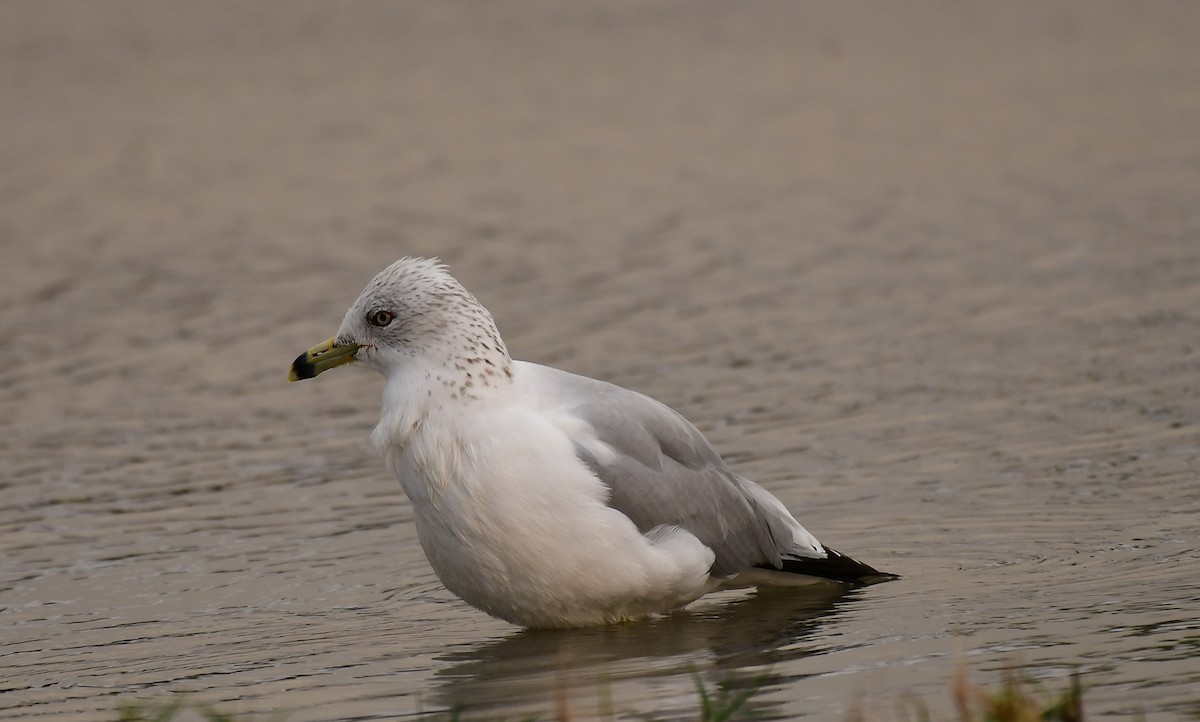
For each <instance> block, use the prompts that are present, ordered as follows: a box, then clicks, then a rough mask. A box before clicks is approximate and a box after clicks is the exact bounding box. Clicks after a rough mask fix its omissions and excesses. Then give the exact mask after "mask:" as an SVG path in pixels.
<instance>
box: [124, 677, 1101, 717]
mask: <svg viewBox="0 0 1200 722" xmlns="http://www.w3.org/2000/svg"><path fill="white" fill-rule="evenodd" d="M693 679H694V680H695V682H696V693H697V695H698V697H699V709H698V710H697V712H696V716H695V719H696V720H697V722H732V721H733V720H747V719H755V718H756V717H757V716H756V714H755V710H753V709H752V708H751V707H750V706H749V705H748V704H747V703H748V702H749V701H750V700H751V699H752V698H753V697H754V696H755V695H756V694H758V693H759V692H761V691H762V689H763V687H764V686H765V684H766V680H767V678H766V677H765V676H763V677H759V678H757V679H755V680H753V681H750V682H747V681H746V680H745V679H744V678H743V679H738V678H737V677H736V676H731V677H728V678H727V679H725V680H724V681H721V682H718V683H717V685H716V688H715V689H714V688H712V687H710V686H708V685H706V684H705V682H704V679H703V678H702V677H701V676H700V674H699V673H696V674H694V675H693ZM951 697H952V698H953V700H954V709H955V712H956V714H957V716H956V717H953V718H951V719H952V720H953V722H1084V716H1083V684H1082V681H1081V679H1080V675H1079V672H1075V674H1073V675H1071V683H1070V685H1069V686H1068V687H1067V689H1065V690H1062V691H1059V692H1052V691H1049V690H1047V689H1046V688H1045V687H1044V686H1043V685H1041V684H1039V683H1038V682H1037V681H1035V680H1034V679H1033V678H1032V677H1030V676H1029V675H1026V674H1021V673H1019V672H1017V671H1015V670H1011V669H1010V670H1009V671H1008V672H1007V673H1006V675H1005V677H1004V681H1003V682H1002V683H1001V684H1000V685H999V686H998V687H995V688H992V689H988V688H984V687H978V686H976V685H974V684H972V683H971V681H970V679H969V678H968V677H967V671H966V668H965V667H961V668H960V669H959V672H958V675H957V676H956V678H955V680H954V683H953V685H952V686H951ZM602 707H604V709H602V710H601V716H602V718H604V719H610V720H611V719H615V718H616V715H615V714H614V710H613V708H612V702H611V700H608V701H607V703H606V704H602ZM188 712H191V713H193V714H186V713H188ZM181 714H185V715H186V717H187V718H189V719H196V718H197V717H198V718H199V719H201V720H203V721H204V722H252V720H260V719H263V718H261V717H251V716H238V717H235V716H234V715H231V714H229V713H226V712H221V711H219V710H217V709H215V708H214V707H211V706H209V705H204V704H190V703H188V702H187V699H186V696H185V695H178V696H176V697H175V698H174V699H172V700H171V701H170V702H168V703H167V704H165V705H162V706H159V707H155V706H152V705H148V704H143V703H137V702H126V703H123V704H121V705H120V707H119V709H118V716H117V720H118V722H184V721H183V720H177V718H178V717H179V716H180V715H181ZM639 716H640V717H641V718H642V719H644V720H648V721H650V722H653V720H655V719H656V718H655V717H654V716H652V715H639ZM572 718H573V715H572V714H571V712H570V708H569V707H567V706H562V707H560V708H559V710H558V714H557V715H556V716H555V717H552V718H547V719H551V720H553V721H554V722H570V720H572ZM897 718H898V719H899V720H900V721H901V722H910V721H914V720H915V722H934V718H933V717H932V716H931V715H930V713H929V708H928V707H926V706H925V703H924V701H923V700H921V699H920V698H919V697H917V696H915V695H913V696H911V697H908V698H906V699H904V700H903V702H902V704H901V706H900V709H899V713H898V715H897ZM266 719H269V720H271V721H272V722H282V720H284V719H285V717H284V716H283V715H272V716H271V717H269V718H266ZM418 719H420V720H422V721H423V722H466V720H467V719H468V718H467V717H466V716H465V711H464V710H463V709H461V708H460V709H454V710H451V711H447V712H430V713H428V714H424V715H420V716H419V717H418ZM474 719H481V720H489V722H503V720H504V718H502V717H479V718H474ZM872 719H874V718H873V717H868V716H867V715H866V713H865V712H864V711H863V710H862V709H861V708H854V709H852V710H851V711H850V712H849V713H848V714H847V715H846V720H847V722H869V720H872ZM536 720H537V718H536V717H527V718H521V719H520V720H519V722H536Z"/></svg>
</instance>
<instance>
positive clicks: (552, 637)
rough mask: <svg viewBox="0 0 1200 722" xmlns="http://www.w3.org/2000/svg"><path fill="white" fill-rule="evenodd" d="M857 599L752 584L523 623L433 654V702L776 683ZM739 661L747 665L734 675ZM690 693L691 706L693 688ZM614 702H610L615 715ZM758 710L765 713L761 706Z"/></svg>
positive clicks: (533, 702) (546, 700)
mask: <svg viewBox="0 0 1200 722" xmlns="http://www.w3.org/2000/svg"><path fill="white" fill-rule="evenodd" d="M856 596H857V594H856V593H855V591H854V590H851V589H848V588H846V587H844V586H843V585H838V584H828V585H825V584H822V585H816V586H814V587H811V588H808V589H805V590H804V591H803V592H800V591H798V590H796V589H790V590H787V589H777V590H759V591H757V592H753V593H748V594H747V595H746V596H744V597H741V598H738V599H736V600H734V601H730V602H727V603H724V604H721V603H708V604H704V605H702V606H698V607H697V608H696V609H685V610H681V611H678V612H676V613H674V614H672V615H670V616H667V617H663V618H660V619H653V620H645V621H641V622H633V623H628V624H617V625H612V626H608V627H597V628H591V629H574V630H523V631H520V632H516V633H514V634H512V635H511V636H509V637H505V638H504V639H501V640H498V641H491V642H487V643H484V644H480V645H478V646H475V647H472V648H469V649H466V650H456V651H454V652H450V653H448V654H446V655H444V656H443V657H441V658H440V661H442V662H448V663H449V665H450V666H448V667H446V668H444V669H442V670H441V671H439V672H438V673H437V674H436V675H435V680H436V682H435V690H434V692H435V695H436V703H437V705H438V706H439V707H440V706H443V705H444V706H445V707H446V708H461V709H464V710H465V711H468V712H471V711H475V712H488V713H492V714H498V713H499V714H505V713H511V712H512V711H514V710H518V709H519V710H527V709H531V708H532V709H539V710H542V711H543V712H544V711H545V710H546V709H547V707H548V706H550V705H553V704H556V703H557V702H558V701H561V700H562V699H564V698H570V699H575V700H577V699H579V698H581V697H594V696H596V695H597V694H603V693H604V690H603V689H602V688H603V687H605V686H611V687H613V688H616V687H617V686H619V685H620V683H621V681H622V680H632V679H636V678H646V679H652V680H656V681H659V682H665V681H667V680H668V679H669V678H671V677H678V678H680V680H682V684H681V685H678V687H679V688H680V689H687V690H689V691H690V690H691V689H693V680H692V675H693V674H694V673H695V672H705V673H707V672H714V673H715V674H712V675H709V674H706V675H705V676H706V677H709V678H711V679H715V680H721V679H725V678H727V677H731V676H733V677H735V678H740V679H741V681H742V682H743V683H747V684H749V683H755V684H765V685H767V686H772V685H774V684H778V683H780V682H781V681H782V680H781V679H780V678H779V676H778V673H777V672H772V671H770V670H771V669H772V668H773V667H774V666H776V665H779V664H781V663H783V662H787V661H790V660H794V659H798V658H801V657H805V656H809V655H813V654H820V653H822V652H824V651H827V647H826V646H824V645H821V644H818V643H815V641H814V638H815V637H816V636H817V635H818V632H819V631H820V629H821V628H822V626H823V625H824V624H825V623H827V622H828V621H829V620H830V619H833V618H835V617H836V616H837V615H838V614H839V611H838V610H839V608H840V607H843V606H845V605H846V604H847V603H849V602H852V600H853V599H854V597H856ZM715 601H716V600H714V602H715ZM746 668H753V671H752V672H747V673H746V674H745V675H739V674H738V671H739V670H743V669H746ZM764 675H766V676H764ZM672 686H675V685H672ZM689 696H690V702H691V703H692V704H693V708H694V704H695V702H696V698H695V694H694V693H689ZM621 701H622V700H617V701H616V702H615V703H614V706H616V707H617V708H618V709H617V712H620V711H622V708H621ZM758 711H759V712H760V713H764V712H766V713H767V714H768V716H769V711H768V710H758Z"/></svg>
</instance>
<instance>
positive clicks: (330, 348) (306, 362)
mask: <svg viewBox="0 0 1200 722" xmlns="http://www.w3.org/2000/svg"><path fill="white" fill-rule="evenodd" d="M358 346H359V345H358V344H356V343H348V344H344V345H341V346H338V345H337V343H336V339H332V338H331V339H328V340H326V341H322V342H321V343H319V344H317V345H316V346H313V347H312V348H310V349H309V350H307V351H305V352H304V353H302V354H300V355H299V356H297V357H296V360H295V361H293V362H292V367H291V368H290V369H288V381H300V380H301V379H311V378H312V377H314V376H316V375H317V374H319V373H321V372H322V371H328V370H329V369H331V368H333V367H334V366H341V365H342V364H348V363H350V362H351V361H353V360H354V354H356V353H358Z"/></svg>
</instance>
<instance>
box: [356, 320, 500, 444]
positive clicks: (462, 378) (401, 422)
mask: <svg viewBox="0 0 1200 722" xmlns="http://www.w3.org/2000/svg"><path fill="white" fill-rule="evenodd" d="M477 309H478V311H479V312H480V313H479V314H471V315H470V317H469V318H464V319H463V321H462V322H461V323H458V324H455V327H454V328H453V329H450V330H448V331H447V333H445V334H444V335H442V336H441V337H440V338H438V339H437V343H436V344H434V343H431V344H430V345H428V346H426V347H425V348H423V349H421V351H420V353H418V354H416V355H414V356H411V357H409V358H407V359H405V361H404V363H403V364H402V365H400V366H397V367H392V368H390V369H388V370H387V372H386V373H385V376H386V378H387V384H386V386H385V387H384V392H383V406H382V409H381V411H380V418H379V425H378V426H377V427H376V429H375V433H374V435H373V439H374V441H375V444H376V446H378V447H380V448H383V447H384V446H387V445H392V446H400V447H405V446H407V445H408V443H409V442H410V441H411V440H412V438H413V436H414V435H415V434H416V433H417V432H418V431H419V430H421V429H422V427H424V426H426V425H427V424H429V423H430V422H434V423H435V424H436V422H438V421H441V420H448V419H449V418H452V417H454V416H457V415H460V414H464V413H469V412H470V411H471V409H472V408H478V407H479V406H480V405H486V404H488V403H491V402H493V401H494V400H497V399H500V398H503V397H505V396H506V395H507V392H508V390H509V389H510V388H511V387H512V384H513V361H512V358H511V357H510V356H509V355H508V349H507V348H505V346H504V341H503V340H502V339H501V338H500V333H499V332H498V331H497V330H496V326H495V323H494V322H493V321H492V318H491V316H490V315H489V314H488V312H487V310H486V309H484V308H483V307H482V306H477Z"/></svg>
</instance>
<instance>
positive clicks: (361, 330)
mask: <svg viewBox="0 0 1200 722" xmlns="http://www.w3.org/2000/svg"><path fill="white" fill-rule="evenodd" d="M335 341H336V343H337V344H338V345H339V346H340V345H346V344H358V345H359V349H358V352H357V354H356V359H355V360H356V361H358V362H359V363H362V364H364V365H365V366H368V367H370V368H373V369H375V370H376V371H379V372H380V373H384V374H385V375H386V373H387V371H388V369H389V368H395V367H403V365H404V364H405V363H406V362H409V363H411V362H415V361H417V360H424V361H426V362H428V363H429V364H431V365H434V366H439V367H441V368H444V369H445V371H446V373H445V374H440V376H441V377H440V378H439V379H437V381H438V382H440V383H441V384H443V385H446V386H448V387H453V388H452V389H451V392H452V393H454V394H456V395H464V396H470V395H473V394H472V391H471V390H472V389H474V388H479V387H486V386H492V385H498V384H500V383H506V382H507V381H508V379H510V378H511V377H512V359H511V358H510V357H509V355H508V350H507V349H506V348H505V347H504V341H503V340H501V338H500V332H499V331H498V330H497V329H496V324H495V322H494V321H493V320H492V315H491V314H490V313H488V311H487V309H486V308H484V307H483V306H482V305H481V304H480V303H479V301H478V300H476V299H475V297H474V296H473V295H471V293H470V292H469V291H467V289H465V288H463V287H462V284H460V283H459V282H458V281H457V280H455V278H454V277H453V276H451V275H450V273H449V272H448V271H447V270H446V267H445V266H444V265H443V264H442V263H441V262H440V261H439V260H437V259H429V258H401V259H400V260H399V261H396V262H395V263H393V264H392V265H390V266H388V267H387V268H386V269H384V270H383V271H381V272H380V273H379V274H378V275H377V276H375V278H373V279H372V280H371V282H370V283H368V284H367V287H366V288H365V289H363V292H362V294H360V295H359V297H358V300H357V301H355V302H354V304H353V305H351V306H350V310H349V311H347V312H346V317H345V318H344V319H343V320H342V325H341V327H340V328H339V329H338V333H337V336H336V338H335Z"/></svg>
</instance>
